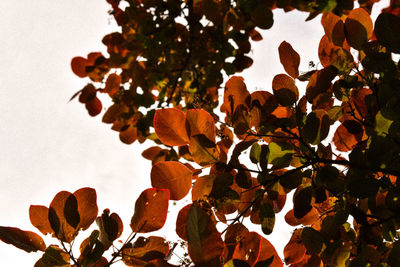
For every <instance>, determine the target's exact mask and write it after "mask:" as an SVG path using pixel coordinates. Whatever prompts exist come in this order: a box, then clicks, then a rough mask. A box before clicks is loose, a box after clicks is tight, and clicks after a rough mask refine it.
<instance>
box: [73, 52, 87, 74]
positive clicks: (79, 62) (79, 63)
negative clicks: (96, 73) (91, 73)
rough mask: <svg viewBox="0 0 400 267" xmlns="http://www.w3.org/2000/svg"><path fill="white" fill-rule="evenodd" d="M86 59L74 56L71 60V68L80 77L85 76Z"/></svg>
mask: <svg viewBox="0 0 400 267" xmlns="http://www.w3.org/2000/svg"><path fill="white" fill-rule="evenodd" d="M86 66H87V60H86V58H83V57H74V58H73V59H72V60H71V69H72V71H73V72H74V73H75V75H77V76H78V77H80V78H85V77H86V76H87V74H86Z"/></svg>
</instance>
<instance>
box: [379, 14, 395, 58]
mask: <svg viewBox="0 0 400 267" xmlns="http://www.w3.org/2000/svg"><path fill="white" fill-rule="evenodd" d="M375 35H376V38H377V39H378V41H379V43H380V44H382V45H383V46H385V47H386V48H388V49H389V50H390V51H392V52H394V53H397V54H399V53H400V18H399V17H398V16H395V15H393V14H390V13H385V12H382V13H381V14H380V15H379V16H378V18H377V19H376V21H375Z"/></svg>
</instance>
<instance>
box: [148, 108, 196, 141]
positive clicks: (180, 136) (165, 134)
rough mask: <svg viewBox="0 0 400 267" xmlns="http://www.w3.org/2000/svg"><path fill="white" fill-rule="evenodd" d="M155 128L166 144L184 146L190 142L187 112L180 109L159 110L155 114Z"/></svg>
mask: <svg viewBox="0 0 400 267" xmlns="http://www.w3.org/2000/svg"><path fill="white" fill-rule="evenodd" d="M154 130H155V132H156V134H157V136H158V138H159V139H160V140H161V142H163V143H164V144H165V145H168V146H183V145H186V144H188V143H189V137H188V134H187V132H186V125H185V113H183V111H181V110H179V109H176V108H167V109H159V110H157V111H156V113H155V115H154Z"/></svg>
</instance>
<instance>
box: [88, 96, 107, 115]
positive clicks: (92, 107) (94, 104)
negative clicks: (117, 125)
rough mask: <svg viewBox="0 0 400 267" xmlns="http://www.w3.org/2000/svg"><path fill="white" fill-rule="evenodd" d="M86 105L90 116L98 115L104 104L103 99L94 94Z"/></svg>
mask: <svg viewBox="0 0 400 267" xmlns="http://www.w3.org/2000/svg"><path fill="white" fill-rule="evenodd" d="M85 107H86V109H87V111H88V113H89V115H90V116H92V117H94V116H97V115H98V114H100V112H101V110H102V108H103V105H102V104H101V101H100V100H99V99H98V98H97V97H96V96H94V97H93V98H92V99H90V100H88V101H87V102H86V103H85Z"/></svg>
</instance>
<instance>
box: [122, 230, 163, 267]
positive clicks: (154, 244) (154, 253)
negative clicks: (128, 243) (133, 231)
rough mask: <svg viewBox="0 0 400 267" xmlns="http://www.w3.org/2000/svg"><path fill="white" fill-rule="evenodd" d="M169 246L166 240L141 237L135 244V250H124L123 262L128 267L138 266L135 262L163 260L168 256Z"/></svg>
mask: <svg viewBox="0 0 400 267" xmlns="http://www.w3.org/2000/svg"><path fill="white" fill-rule="evenodd" d="M168 252H169V245H168V243H167V242H166V240H165V239H164V238H162V237H158V236H150V237H148V238H145V237H142V236H141V237H139V238H138V239H137V240H136V241H135V243H134V244H133V248H124V249H123V250H122V261H123V262H124V263H125V264H126V265H128V266H137V265H136V264H135V262H136V261H137V260H141V261H146V262H149V261H153V260H155V259H163V258H165V257H166V256H167V255H168Z"/></svg>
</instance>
